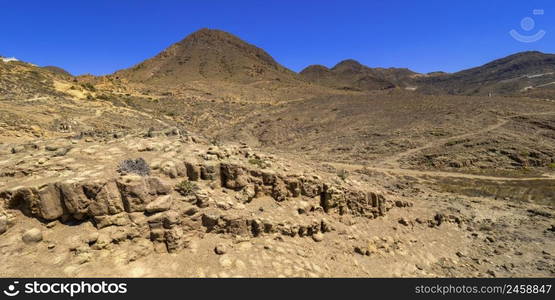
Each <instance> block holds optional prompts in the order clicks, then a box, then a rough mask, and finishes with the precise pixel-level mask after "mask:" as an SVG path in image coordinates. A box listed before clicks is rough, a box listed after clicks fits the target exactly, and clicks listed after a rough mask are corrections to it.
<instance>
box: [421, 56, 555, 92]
mask: <svg viewBox="0 0 555 300" xmlns="http://www.w3.org/2000/svg"><path fill="white" fill-rule="evenodd" d="M551 82H555V54H544V53H541V52H537V51H531V52H521V53H517V54H513V55H510V56H507V57H505V58H501V59H497V60H494V61H492V62H490V63H487V64H485V65H483V66H480V67H476V68H472V69H468V70H463V71H460V72H456V73H453V74H445V75H438V76H433V77H430V76H428V77H421V78H419V79H417V80H416V82H415V83H416V85H418V86H419V90H421V91H424V92H426V93H438V92H439V93H448V94H463V95H475V94H478V95H486V94H489V93H492V94H513V93H519V92H521V91H525V90H528V89H534V88H538V87H539V88H541V87H542V86H545V85H546V84H547V85H549V83H551Z"/></svg>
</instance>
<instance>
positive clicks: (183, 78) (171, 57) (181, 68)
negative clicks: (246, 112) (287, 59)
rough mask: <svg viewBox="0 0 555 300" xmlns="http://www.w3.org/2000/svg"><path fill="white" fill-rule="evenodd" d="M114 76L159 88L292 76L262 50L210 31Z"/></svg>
mask: <svg viewBox="0 0 555 300" xmlns="http://www.w3.org/2000/svg"><path fill="white" fill-rule="evenodd" d="M115 75H116V76H118V77H123V78H126V79H128V80H129V81H131V82H140V83H147V84H154V85H163V86H175V85H176V84H180V83H183V82H187V81H195V80H224V81H232V82H237V83H252V82H255V81H261V80H293V79H294V78H295V73H293V72H292V71H290V70H288V69H286V68H284V67H283V66H281V65H279V64H278V63H277V62H276V61H275V60H274V59H273V58H272V57H271V56H270V55H269V54H268V53H266V52H265V51H264V50H262V49H260V48H258V47H256V46H253V45H251V44H248V43H246V42H244V41H242V40H241V39H239V38H238V37H236V36H234V35H232V34H230V33H227V32H224V31H221V30H213V29H201V30H199V31H196V32H194V33H193V34H191V35H189V36H187V37H186V38H185V39H183V40H182V41H180V42H178V43H175V44H173V45H171V46H170V47H168V48H167V49H165V50H164V51H162V52H161V53H159V54H158V55H156V56H155V57H153V58H151V59H148V60H146V61H144V62H141V63H139V64H137V65H136V66H134V67H132V68H129V69H126V70H121V71H118V72H116V74H115Z"/></svg>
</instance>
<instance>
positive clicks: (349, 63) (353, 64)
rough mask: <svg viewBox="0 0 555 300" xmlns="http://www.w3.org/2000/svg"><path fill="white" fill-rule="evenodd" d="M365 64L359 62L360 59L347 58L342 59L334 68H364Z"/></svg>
mask: <svg viewBox="0 0 555 300" xmlns="http://www.w3.org/2000/svg"><path fill="white" fill-rule="evenodd" d="M364 67H365V66H364V65H362V64H361V63H359V62H358V61H356V60H354V59H345V60H342V61H340V62H339V63H338V64H336V65H335V66H334V67H333V68H332V69H333V70H337V69H356V70H359V69H362V68H364Z"/></svg>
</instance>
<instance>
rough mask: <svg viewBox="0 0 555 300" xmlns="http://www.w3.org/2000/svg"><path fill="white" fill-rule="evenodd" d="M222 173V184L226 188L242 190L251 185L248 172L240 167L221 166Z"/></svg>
mask: <svg viewBox="0 0 555 300" xmlns="http://www.w3.org/2000/svg"><path fill="white" fill-rule="evenodd" d="M220 172H221V176H222V184H223V186H224V187H226V188H229V189H234V190H240V189H242V188H243V187H245V186H246V185H247V184H248V183H249V180H248V175H247V173H246V171H245V170H244V169H243V168H242V167H240V166H238V165H233V164H221V165H220Z"/></svg>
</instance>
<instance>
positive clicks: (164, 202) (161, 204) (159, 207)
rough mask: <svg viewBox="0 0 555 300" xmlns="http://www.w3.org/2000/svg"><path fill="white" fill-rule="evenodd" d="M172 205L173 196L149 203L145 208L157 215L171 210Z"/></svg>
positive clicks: (159, 198)
mask: <svg viewBox="0 0 555 300" xmlns="http://www.w3.org/2000/svg"><path fill="white" fill-rule="evenodd" d="M171 205H172V196H171V195H165V196H160V197H158V198H156V199H155V200H154V201H152V202H150V203H148V204H147V205H146V207H145V210H146V212H148V213H155V212H162V211H166V210H168V209H170V207H171Z"/></svg>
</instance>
